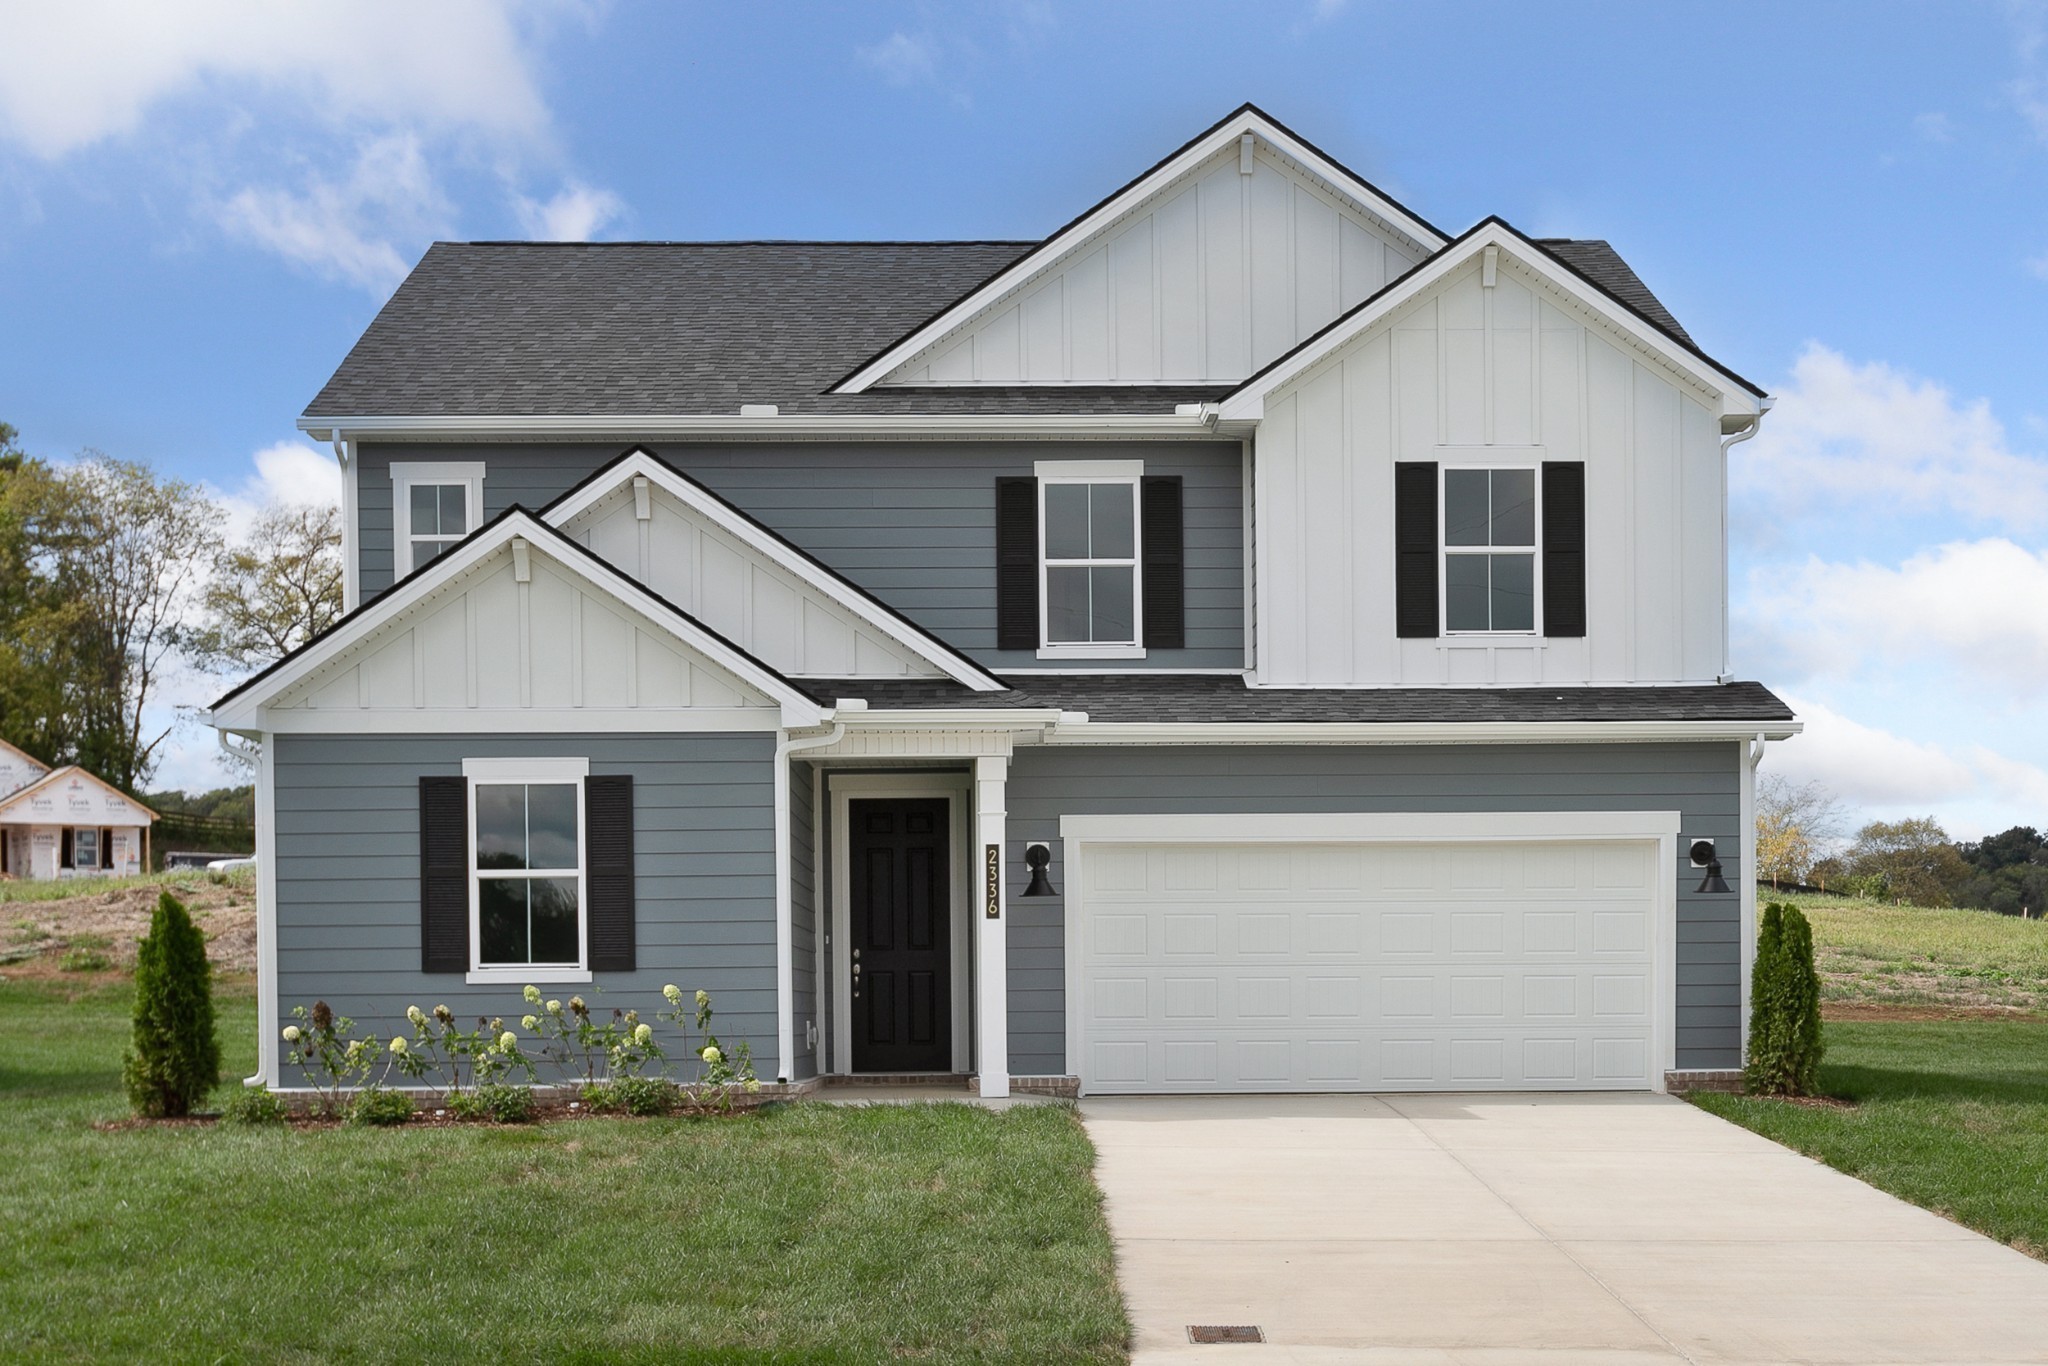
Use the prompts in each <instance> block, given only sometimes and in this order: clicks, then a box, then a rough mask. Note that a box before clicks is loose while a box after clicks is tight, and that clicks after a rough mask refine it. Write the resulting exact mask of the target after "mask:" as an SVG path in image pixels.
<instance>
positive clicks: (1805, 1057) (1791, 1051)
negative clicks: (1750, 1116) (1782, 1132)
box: [1742, 901, 1825, 1096]
mask: <svg viewBox="0 0 2048 1366" xmlns="http://www.w3.org/2000/svg"><path fill="white" fill-rule="evenodd" d="M1824 1051H1825V1046H1824V1045H1823V1043H1822V1041H1821V1028H1820V974H1819V972H1818V971H1816V970H1815V968H1814V965H1813V927H1812V926H1811V925H1809V924H1808V923H1807V920H1806V916H1805V914H1804V913H1803V912H1801V911H1800V909H1799V908H1798V907H1797V906H1791V905H1782V904H1780V903H1778V902H1775V901H1774V902H1772V903H1771V904H1770V905H1768V906H1766V907H1764V914H1763V920H1762V923H1761V924H1760V925H1758V927H1757V937H1756V965H1755V967H1753V968H1752V969H1751V971H1750V987H1749V1056H1748V1057H1747V1058H1746V1059H1745V1060H1744V1065H1743V1077H1742V1079H1743V1084H1744V1085H1745V1086H1746V1087H1747V1088H1748V1089H1749V1090H1750V1091H1751V1092H1752V1093H1753V1094H1756V1095H1766V1096H1806V1095H1811V1094H1813V1089H1814V1085H1815V1083H1816V1081H1817V1080H1818V1077H1819V1072H1820V1059H1821V1054H1822V1053H1823V1052H1824Z"/></svg>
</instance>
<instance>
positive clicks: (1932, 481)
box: [1730, 343, 2048, 530]
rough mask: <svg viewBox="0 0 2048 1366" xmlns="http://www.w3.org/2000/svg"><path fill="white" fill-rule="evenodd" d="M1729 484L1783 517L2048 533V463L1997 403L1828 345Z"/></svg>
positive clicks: (1742, 455)
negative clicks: (1947, 518)
mask: <svg viewBox="0 0 2048 1366" xmlns="http://www.w3.org/2000/svg"><path fill="white" fill-rule="evenodd" d="M1730 477H1731V480H1732V486H1733V491H1734V492H1735V493H1736V494H1737V495H1738V496H1739V497H1744V498H1747V499H1749V500H1751V501H1752V502H1753V503H1754V504H1755V505H1756V506H1757V507H1758V508H1759V509H1760V510H1761V511H1762V512H1763V513H1764V514H1765V515H1768V516H1769V517H1771V518H1773V519H1782V518H1784V517H1786V516H1790V515H1797V514H1800V513H1807V512H1813V511H1824V512H1827V513H1832V514H1842V513H1844V512H1848V513H1863V514H1886V515H1891V514H1897V513H1900V512H1908V513H1915V514H1918V513H1927V514H1941V513H1944V512H1956V513H1960V514H1962V515H1963V516H1965V517H1969V518H1972V519H1974V520H1976V521H1978V522H1981V523H1985V524H1989V525H1993V526H2000V527H2005V528H2008V529H2013V530H2024V529H2030V528H2044V527H2048V461H2043V460H2042V459H2039V458H2037V457H2034V456H2030V455H2027V454H2023V453H2021V452H2019V451H2015V450H2014V449H2013V448H2012V446H2011V445H2010V443H2009V442H2008V441H2007V438H2006V432H2005V428H2004V427H2003V426H2002V425H2001V424H2000V423H1999V421H1998V419H1997V418H1995V417H1993V416H1992V414H1991V406H1990V404H1989V403H1987V402H1986V401H1985V400H1983V399H1973V400H1970V401H1968V402H1964V401H1961V400H1958V399H1957V398H1956V397H1955V395H1953V394H1952V393H1950V392H1949V390H1948V389H1947V388H1946V387H1944V386H1943V385H1941V384H1938V383H1936V382H1934V381H1933V380H1927V379H1922V378H1919V377H1918V376H1915V375H1912V374H1910V373H1908V372H1906V371H1903V370H1900V369H1897V368H1895V367H1893V366H1890V365H1886V364H1884V363H1883V362H1881V361H1873V362H1870V363H1868V364H1864V365H1857V364H1854V363H1853V362H1851V361H1849V360H1848V359H1847V358H1845V357H1844V356H1842V354H1841V353H1840V352H1837V351H1833V350H1830V349H1829V348H1827V347H1825V346H1822V345H1820V344H1819V343H1808V345H1807V347H1806V349H1805V351H1803V352H1802V353H1801V354H1800V357H1799V360H1798V362H1797V363H1796V364H1795V365H1794V366H1793V370H1792V383H1791V384H1790V385H1789V386H1787V387H1786V389H1785V390H1784V392H1783V393H1782V394H1781V395H1780V397H1779V400H1778V404H1777V407H1776V408H1775V409H1774V410H1773V411H1772V412H1771V415H1770V416H1769V417H1768V418H1767V419H1766V420H1765V422H1764V426H1763V431H1762V432H1761V433H1760V434H1759V435H1758V436H1757V438H1756V439H1755V440H1754V441H1751V442H1748V443H1746V444H1744V445H1741V446H1737V447H1736V448H1735V459H1734V462H1733V466H1732V468H1731V470H1730Z"/></svg>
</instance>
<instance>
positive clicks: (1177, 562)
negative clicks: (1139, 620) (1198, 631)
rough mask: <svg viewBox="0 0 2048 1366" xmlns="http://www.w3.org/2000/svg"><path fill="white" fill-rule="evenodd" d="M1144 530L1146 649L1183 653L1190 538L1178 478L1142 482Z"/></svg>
mask: <svg viewBox="0 0 2048 1366" xmlns="http://www.w3.org/2000/svg"><path fill="white" fill-rule="evenodd" d="M1138 487H1139V517H1138V522H1139V526H1140V528H1141V529H1142V534H1143V536H1144V545H1143V547H1142V549H1141V550H1140V554H1141V555H1142V556H1143V558H1144V562H1145V648H1146V649H1148V650H1180V649H1185V648H1186V647H1187V643H1188V619H1187V618H1188V614H1187V589H1186V580H1187V573H1186V568H1185V566H1186V563H1187V552H1186V537H1185V535H1184V534H1183V532H1182V529H1181V528H1182V518H1181V481H1180V476H1179V475H1177V474H1148V475H1146V476H1145V477H1144V478H1143V479H1141V480H1140V481H1139V484H1138Z"/></svg>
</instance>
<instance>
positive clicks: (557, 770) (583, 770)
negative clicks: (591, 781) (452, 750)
mask: <svg viewBox="0 0 2048 1366" xmlns="http://www.w3.org/2000/svg"><path fill="white" fill-rule="evenodd" d="M462 776H463V777H465V778H470V779H474V780H476V781H478V782H485V783H565V782H568V781H570V780H571V779H574V778H588V777H589V776H590V760H588V759H583V758H574V759H569V758H551V759H464V760H463V761H462Z"/></svg>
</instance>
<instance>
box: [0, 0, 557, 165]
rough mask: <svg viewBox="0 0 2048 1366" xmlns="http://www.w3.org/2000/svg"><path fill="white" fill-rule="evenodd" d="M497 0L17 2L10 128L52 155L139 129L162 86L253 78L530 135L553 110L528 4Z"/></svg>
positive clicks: (356, 103) (7, 67) (378, 110)
mask: <svg viewBox="0 0 2048 1366" xmlns="http://www.w3.org/2000/svg"><path fill="white" fill-rule="evenodd" d="M552 8H556V7H555V6H552V5H546V4H538V3H527V4H520V3H498V2H496V0H437V2H436V3H434V4H431V5H422V4H417V3H414V2H413V0H349V3H346V4H340V3H319V2H317V0H312V2H307V3H297V4H268V3H256V2H254V0H179V3H177V4H174V5H166V4H162V3H160V0H64V3H62V4H49V5H42V4H31V5H16V6H10V7H9V12H8V18H7V35H8V36H7V47H8V60H7V61H6V62H5V63H0V135H4V136H6V137H7V138H8V139H9V140H11V141H14V142H16V143H18V144H20V145H21V146H23V147H25V148H27V149H28V150H29V151H30V152H31V153H33V154H34V155H36V156H39V157H42V158H44V159H47V160H54V159H56V158H58V157H62V156H64V155H66V154H68V153H71V152H75V151H78V150H79V149H81V148H84V147H88V146H91V145H92V144H94V143H97V142H100V141H103V140H106V139H109V138H116V137H120V136H122V135H124V134H128V133H132V132H134V131H136V130H137V129H138V128H139V127H140V126H141V125H142V123H143V121H144V115H145V114H147V113H148V112H149V111H150V110H151V108H152V107H153V106H155V105H156V104H157V103H158V102H159V101H161V100H164V99H167V98H172V97H176V96H180V95H186V94H192V93H196V92H199V91H202V90H203V89H205V88H206V87H207V86H208V85H210V84H221V83H232V84H237V85H244V86H246V85H255V86H258V87H266V88H270V89H274V90H276V91H279V92H281V93H285V94H288V95H292V96H295V97H296V98H297V99H298V100H299V101H300V102H301V103H303V105H304V106H305V107H306V108H307V109H309V110H311V111H314V112H318V113H324V114H325V115H326V116H328V117H331V118H336V119H341V120H347V121H351V122H352V121H356V120H361V119H373V120H378V121H384V122H410V123H418V124H422V125H425V126H428V127H433V128H451V129H475V130H483V131H485V132H487V133H490V134H492V135H495V136H498V137H502V138H507V139H512V140H522V141H523V140H527V139H531V138H535V137H539V136H542V135H544V134H545V133H546V131H547V128H548V112H547V108H546V105H545V103H544V102H543V101H542V99H541V96H540V91H539V88H538V85H537V82H536V80H535V78H534V74H533V71H532V69H531V66H530V64H529V61H528V55H527V52H526V51H525V47H524V40H523V35H522V32H521V22H520V21H521V20H522V19H523V18H528V17H532V16H535V15H537V14H539V13H542V12H544V11H546V10H548V9H552Z"/></svg>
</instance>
